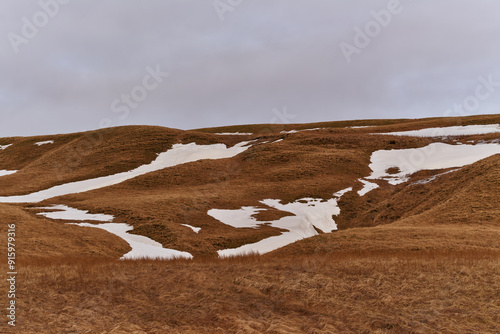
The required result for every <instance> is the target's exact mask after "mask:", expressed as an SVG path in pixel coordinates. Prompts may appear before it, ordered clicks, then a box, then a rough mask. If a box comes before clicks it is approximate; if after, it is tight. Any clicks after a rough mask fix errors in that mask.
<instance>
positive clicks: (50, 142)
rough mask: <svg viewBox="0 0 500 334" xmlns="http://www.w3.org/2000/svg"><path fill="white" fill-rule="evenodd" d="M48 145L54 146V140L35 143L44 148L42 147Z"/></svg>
mask: <svg viewBox="0 0 500 334" xmlns="http://www.w3.org/2000/svg"><path fill="white" fill-rule="evenodd" d="M47 144H54V141H53V140H47V141H39V142H38V143H35V145H37V146H42V145H47Z"/></svg>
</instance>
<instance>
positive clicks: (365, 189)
mask: <svg viewBox="0 0 500 334" xmlns="http://www.w3.org/2000/svg"><path fill="white" fill-rule="evenodd" d="M358 181H359V182H361V183H363V185H364V186H363V189H361V190H360V191H358V195H359V196H365V195H366V194H368V193H369V192H370V191H372V190H373V189H377V188H378V187H380V186H379V185H378V184H376V183H373V182H369V181H366V180H363V179H359V180H358Z"/></svg>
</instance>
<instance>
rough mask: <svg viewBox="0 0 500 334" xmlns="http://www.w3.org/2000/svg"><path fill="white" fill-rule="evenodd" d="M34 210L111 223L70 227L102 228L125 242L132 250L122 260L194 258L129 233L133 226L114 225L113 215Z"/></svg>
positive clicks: (61, 209) (64, 208)
mask: <svg viewBox="0 0 500 334" xmlns="http://www.w3.org/2000/svg"><path fill="white" fill-rule="evenodd" d="M34 209H42V210H57V211H54V212H41V213H38V215H42V216H45V217H47V218H51V219H63V220H95V221H104V222H109V223H105V224H90V223H69V224H70V225H78V226H82V227H94V228H100V229H103V230H105V231H108V232H109V233H112V234H114V235H116V236H118V237H120V238H122V239H123V240H125V241H126V242H127V243H128V244H129V245H130V247H131V248H132V250H131V251H130V252H128V253H127V254H125V255H123V256H122V257H121V259H142V258H149V259H166V260H169V259H173V258H187V259H191V258H193V256H192V255H191V254H189V253H187V252H180V251H177V250H174V249H168V248H163V246H162V244H160V243H159V242H156V241H154V240H152V239H150V238H148V237H145V236H142V235H136V234H129V233H128V232H129V231H132V230H133V229H134V227H133V226H130V225H128V224H114V223H111V222H112V221H113V219H114V217H113V216H111V215H105V214H89V213H88V211H86V210H78V209H75V208H71V207H68V206H66V205H52V206H50V207H41V208H34Z"/></svg>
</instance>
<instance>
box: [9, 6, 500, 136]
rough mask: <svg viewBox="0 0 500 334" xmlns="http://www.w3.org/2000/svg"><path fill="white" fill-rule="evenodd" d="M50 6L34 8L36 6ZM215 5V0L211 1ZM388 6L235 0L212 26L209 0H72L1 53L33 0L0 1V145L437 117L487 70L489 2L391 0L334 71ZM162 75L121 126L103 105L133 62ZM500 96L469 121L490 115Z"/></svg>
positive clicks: (136, 76) (127, 79)
mask: <svg viewBox="0 0 500 334" xmlns="http://www.w3.org/2000/svg"><path fill="white" fill-rule="evenodd" d="M50 1H55V0H42V2H44V3H48V2H50ZM222 1H224V0H222ZM388 2H389V1H378V0H377V1H356V2H354V1H347V0H342V1H331V0H312V1H305V0H302V1H298V0H270V1H249V0H243V1H242V2H241V5H239V6H237V7H236V8H234V10H233V11H230V12H226V13H225V16H224V17H225V20H224V22H221V21H220V20H219V17H218V15H217V13H216V11H215V10H214V8H213V6H212V1H203V2H202V1H191V0H177V1H172V0H171V1H159V0H150V1H146V2H138V1H132V0H108V1H97V0H94V1H92V0H86V1H79V0H73V1H70V2H69V3H68V4H66V5H61V8H60V11H59V12H58V13H57V15H55V17H54V18H51V19H50V21H49V22H48V24H47V25H46V26H44V27H42V28H40V29H39V32H38V34H37V35H36V36H35V37H34V38H33V39H31V40H29V42H28V43H27V44H26V45H20V47H19V49H20V52H19V54H17V55H16V54H15V53H14V51H13V49H12V47H11V45H10V43H9V40H8V38H7V35H8V33H9V32H15V33H18V34H19V33H20V31H21V26H22V24H23V23H22V21H21V20H22V17H23V16H26V17H28V18H31V17H32V15H33V14H34V13H36V12H37V11H39V10H40V7H39V3H38V2H37V1H31V2H28V1H23V2H22V4H21V3H19V2H14V1H10V2H3V3H2V4H0V9H1V10H0V13H2V14H0V16H1V17H0V22H1V25H0V36H3V38H2V39H0V137H4V136H11V135H32V134H50V133H63V132H72V131H83V130H89V129H95V128H98V127H99V126H100V121H101V120H102V119H110V120H111V121H112V125H121V124H157V125H163V126H168V127H176V128H184V129H189V128H197V127H206V126H217V125H228V124H241V123H267V122H270V121H272V119H273V117H274V114H273V112H272V110H273V108H278V109H281V108H283V107H284V106H286V107H287V109H288V111H289V112H290V113H291V114H294V115H296V118H295V119H294V120H293V121H294V122H313V121H325V120H340V119H353V118H355V119H361V118H393V117H425V116H443V115H444V112H445V110H446V109H448V108H450V107H452V106H453V104H454V103H460V102H462V101H463V100H464V98H466V97H467V96H468V95H470V94H472V93H473V92H474V88H475V86H476V85H477V83H478V77H479V76H487V75H489V74H492V75H493V76H494V77H495V78H497V79H498V81H500V73H499V72H500V70H499V68H498V66H497V59H498V58H499V57H498V56H499V53H500V46H498V43H497V41H498V36H499V35H500V21H499V20H498V14H497V13H498V12H499V10H500V3H498V2H494V1H488V0H478V1H474V2H471V1H465V0H454V1H452V0H443V1H439V2H435V1H430V0H422V1H418V2H417V1H409V0H406V1H405V0H402V1H401V3H402V6H403V8H404V10H403V12H402V13H400V14H398V15H394V16H393V17H392V20H391V23H390V24H389V25H388V26H387V27H385V28H383V29H382V30H381V32H380V34H379V35H378V36H376V37H375V38H373V40H372V41H371V43H370V45H369V46H368V47H366V48H364V49H362V50H361V53H360V54H355V55H353V57H352V59H353V61H352V62H351V63H350V64H348V63H347V62H346V60H345V59H344V56H343V54H342V52H341V49H340V47H339V45H340V43H341V42H346V43H351V44H352V43H353V39H354V36H355V32H354V28H355V27H356V26H357V27H360V28H363V27H364V25H365V24H366V23H367V22H369V21H370V20H373V18H372V16H371V14H370V11H380V10H383V9H385V8H387V4H388ZM157 64H158V65H160V66H161V68H162V69H163V70H164V71H168V72H170V76H169V77H168V78H167V79H165V81H164V82H163V83H162V84H161V85H159V87H158V88H157V89H155V90H153V91H150V92H148V95H147V98H146V99H145V100H144V101H142V102H140V103H139V106H138V107H137V108H136V109H133V110H131V112H130V115H129V117H128V118H126V119H125V120H121V119H120V118H119V116H120V114H118V113H114V112H113V111H112V108H111V103H112V101H114V100H115V99H116V98H120V97H121V95H122V94H129V93H130V92H131V90H132V89H133V87H135V86H137V85H141V83H142V80H143V78H144V76H145V75H147V71H146V67H147V66H151V67H155V66H156V65H157ZM499 102H500V89H499V92H498V93H495V94H494V95H493V96H492V97H491V98H489V99H488V100H487V101H483V102H482V103H481V105H480V107H479V108H478V109H477V110H475V111H474V112H475V113H498V109H497V107H496V106H497V105H498V103H499Z"/></svg>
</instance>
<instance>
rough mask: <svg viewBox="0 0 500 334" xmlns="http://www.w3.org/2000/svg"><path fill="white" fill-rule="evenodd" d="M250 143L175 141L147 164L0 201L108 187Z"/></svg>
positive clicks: (235, 150) (223, 155) (242, 148)
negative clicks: (201, 143) (181, 142)
mask: <svg viewBox="0 0 500 334" xmlns="http://www.w3.org/2000/svg"><path fill="white" fill-rule="evenodd" d="M249 143H250V142H247V141H244V142H241V143H238V144H236V145H234V146H233V147H230V148H228V147H227V146H226V145H224V144H213V145H197V144H196V143H190V144H175V145H173V146H172V149H170V150H168V151H167V152H164V153H161V154H159V155H158V157H157V158H156V159H155V160H154V161H153V162H151V163H150V164H148V165H143V166H140V167H138V168H136V169H134V170H131V171H128V172H122V173H118V174H114V175H109V176H103V177H98V178H95V179H89V180H84V181H78V182H71V183H66V184H63V185H59V186H55V187H52V188H49V189H45V190H42V191H38V192H35V193H32V194H28V195H20V196H1V197H0V203H34V202H41V201H43V200H46V199H48V198H52V197H56V196H64V195H68V194H74V193H81V192H85V191H90V190H95V189H100V188H104V187H109V186H112V185H115V184H118V183H121V182H124V181H126V180H130V179H133V178H135V177H137V176H140V175H144V174H147V173H151V172H154V171H157V170H161V169H164V168H167V167H172V166H177V165H181V164H185V163H188V162H193V161H198V160H204V159H224V158H231V157H234V156H236V155H238V154H240V153H242V152H244V151H246V150H247V149H248V148H250V147H251V145H250V146H248V145H249Z"/></svg>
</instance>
